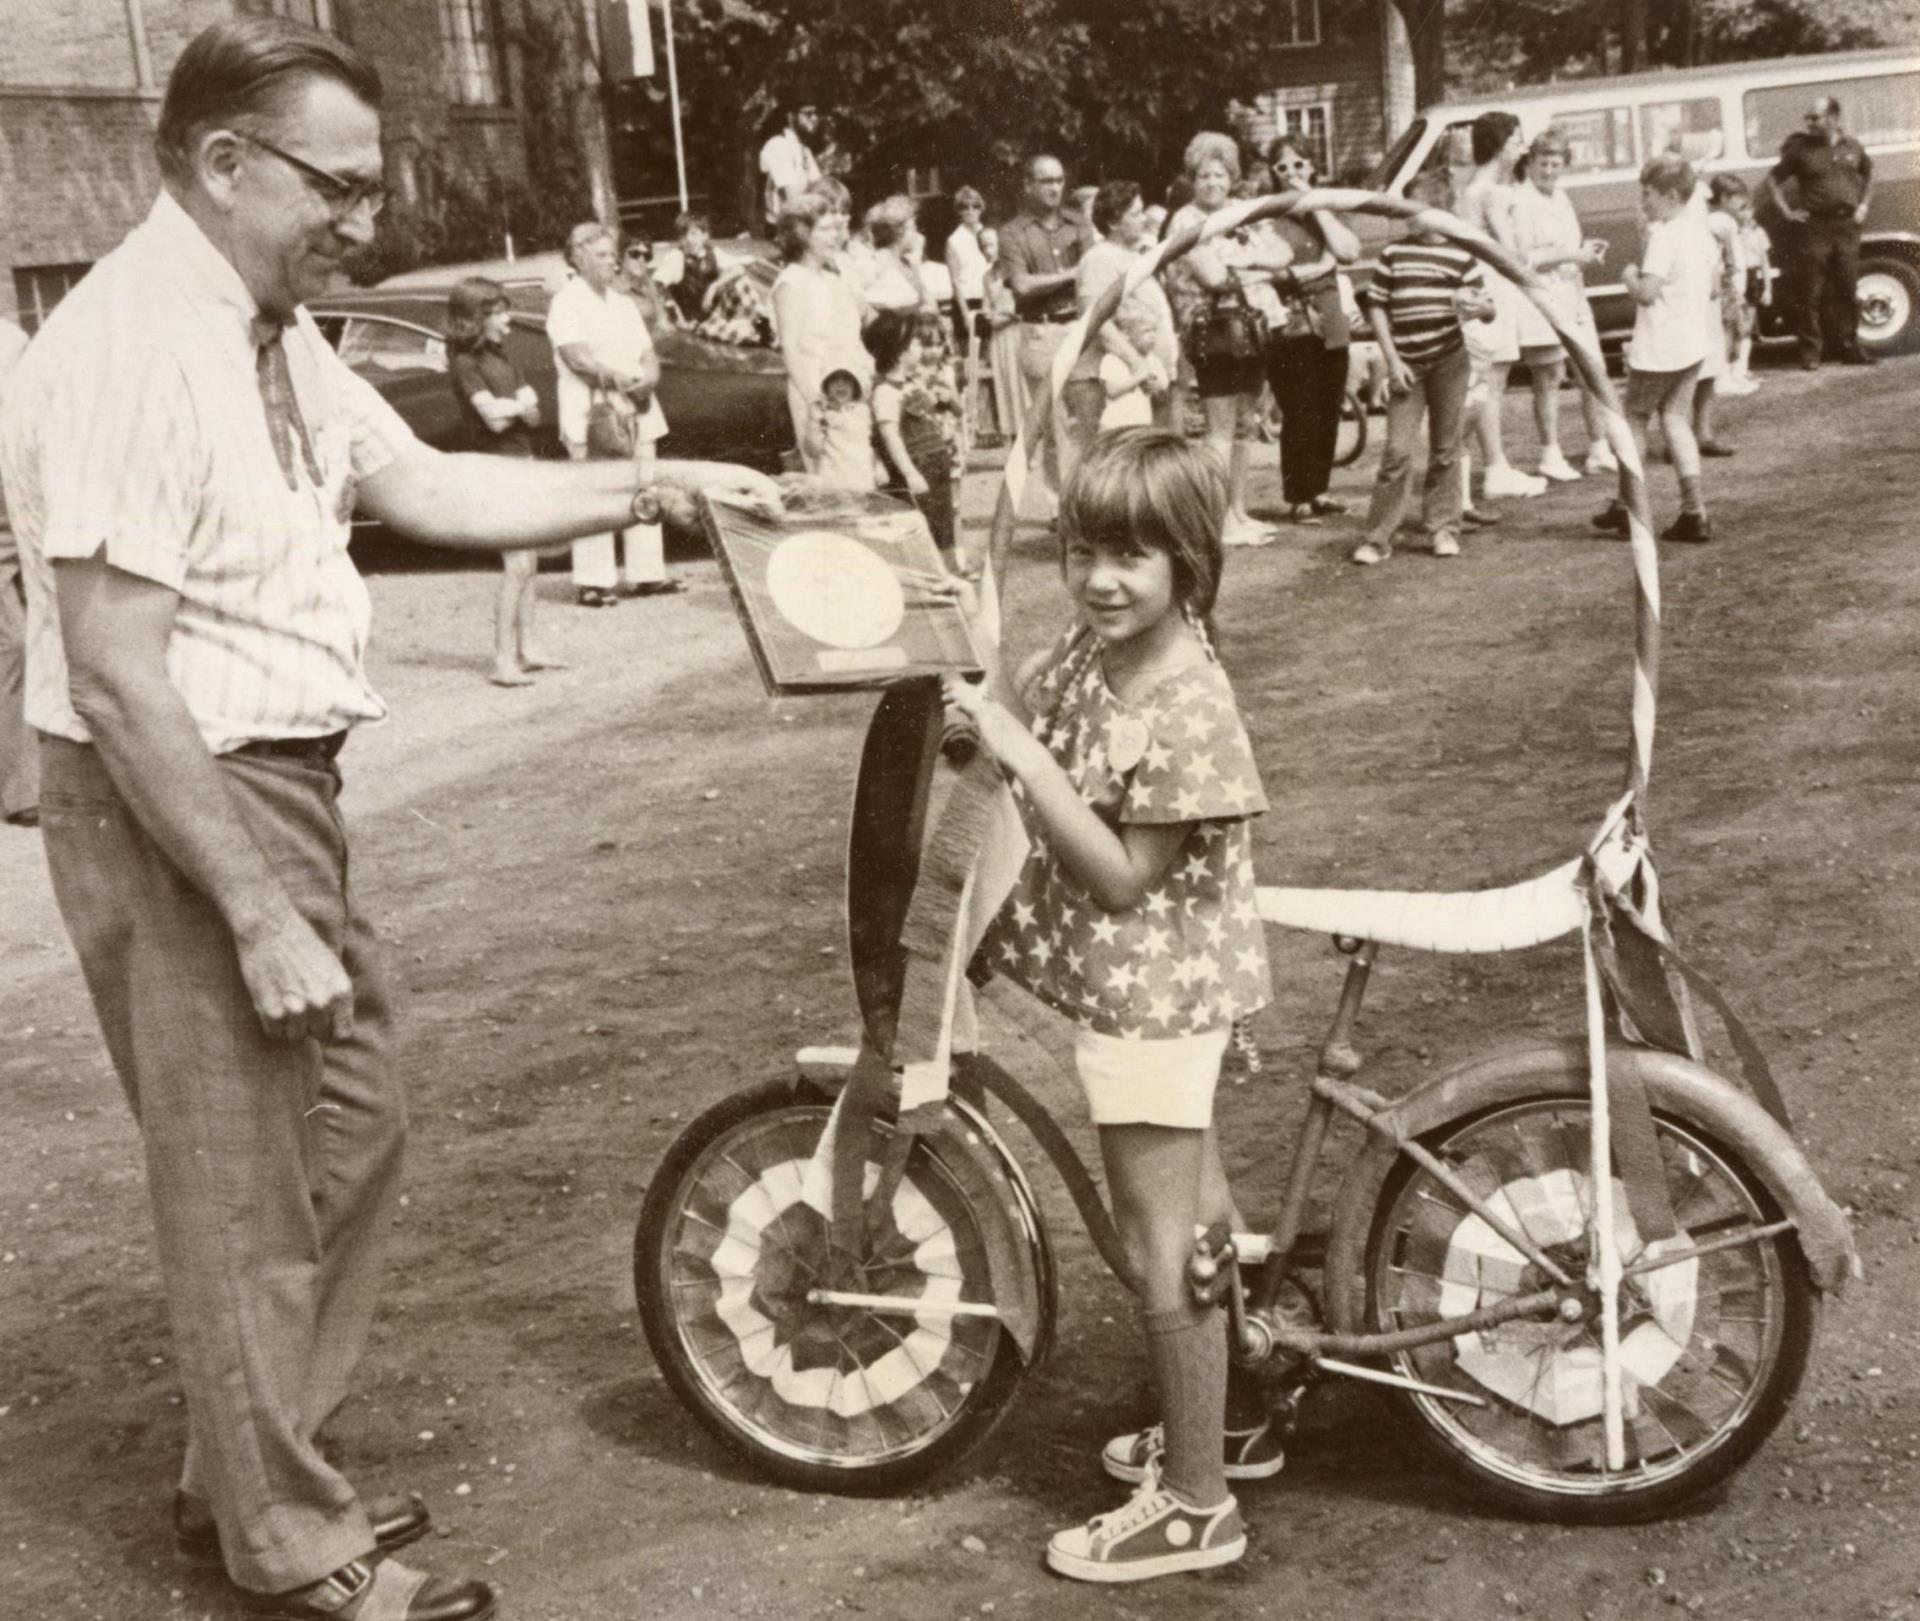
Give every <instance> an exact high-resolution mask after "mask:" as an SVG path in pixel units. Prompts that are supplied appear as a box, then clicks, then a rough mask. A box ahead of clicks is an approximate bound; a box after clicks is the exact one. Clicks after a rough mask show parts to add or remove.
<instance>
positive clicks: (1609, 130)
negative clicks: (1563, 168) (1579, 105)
mask: <svg viewBox="0 0 1920 1621" xmlns="http://www.w3.org/2000/svg"><path fill="white" fill-rule="evenodd" d="M1553 127H1554V129H1555V130H1557V131H1558V132H1559V133H1560V134H1561V135H1564V136H1565V137H1566V140H1567V148H1568V157H1567V173H1568V174H1598V173H1600V172H1601V171H1603V170H1607V169H1631V168H1632V167H1633V113H1632V111H1631V110H1630V109H1628V108H1626V107H1595V108H1593V109H1592V110H1591V111H1590V112H1581V113H1556V114H1555V115H1554V119H1553Z"/></svg>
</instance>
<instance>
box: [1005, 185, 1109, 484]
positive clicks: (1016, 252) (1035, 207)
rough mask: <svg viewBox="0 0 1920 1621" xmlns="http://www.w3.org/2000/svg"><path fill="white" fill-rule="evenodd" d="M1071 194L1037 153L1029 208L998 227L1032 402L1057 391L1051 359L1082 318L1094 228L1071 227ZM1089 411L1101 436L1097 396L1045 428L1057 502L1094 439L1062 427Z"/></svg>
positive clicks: (1079, 401) (1075, 394)
mask: <svg viewBox="0 0 1920 1621" xmlns="http://www.w3.org/2000/svg"><path fill="white" fill-rule="evenodd" d="M1066 189H1067V171H1066V168H1065V166H1064V165H1063V164H1062V163H1061V162H1060V160H1059V159H1058V158H1056V157H1054V156H1053V155H1052V154H1050V153H1046V152H1041V153H1037V154H1036V155H1035V156H1033V157H1032V158H1030V159H1029V160H1028V162H1027V183H1026V203H1027V206H1026V208H1025V209H1023V210H1022V211H1021V212H1020V213H1018V214H1016V215H1015V216H1014V217H1013V218H1012V219H1010V220H1008V221H1007V223H1006V224H1005V225H1003V226H1001V227H1000V268H1001V272H1002V274H1003V275H1004V277H1005V279H1006V283H1007V285H1008V287H1010V288H1011V289H1012V290H1013V303H1014V309H1015V312H1016V313H1017V314H1018V315H1019V317H1020V375H1021V376H1022V377H1023V378H1024V379H1025V380H1026V385H1027V391H1028V393H1029V395H1034V394H1043V393H1045V392H1047V391H1048V390H1049V389H1050V388H1051V387H1052V386H1053V384H1052V381H1051V373H1052V369H1053V357H1054V356H1055V355H1056V354H1058V353H1059V352H1060V343H1061V340H1062V339H1063V338H1064V337H1065V336H1066V329H1067V327H1068V325H1069V324H1070V323H1071V322H1072V320H1073V318H1074V316H1075V314H1076V313H1077V306H1076V298H1075V292H1074V283H1075V281H1076V279H1077V272H1078V268H1079V264H1080V256H1081V255H1082V254H1084V253H1085V252H1086V251H1087V249H1088V248H1090V247H1092V246H1093V244H1094V235H1093V228H1092V227H1091V226H1090V225H1088V224H1087V223H1086V222H1085V221H1084V220H1073V219H1070V218H1069V217H1068V216H1067V214H1066V213H1065V212H1064V210H1063V209H1062V206H1061V204H1062V201H1063V199H1064V197H1065V195H1066ZM1098 365H1099V359H1098V357H1097V356H1095V357H1093V358H1092V359H1091V360H1090V361H1089V373H1088V375H1092V370H1093V368H1097V367H1098ZM1089 407H1091V408H1092V409H1093V411H1094V418H1093V426H1094V427H1095V428H1097V427H1098V425H1099V415H1098V397H1097V393H1092V392H1085V391H1075V390H1069V391H1068V394H1067V396H1065V397H1064V398H1063V399H1062V400H1061V403H1060V408H1059V409H1058V410H1056V411H1055V412H1054V414H1053V415H1052V416H1051V417H1049V418H1048V420H1047V438H1046V444H1045V453H1044V459H1043V462H1042V465H1043V466H1044V467H1045V469H1046V482H1047V484H1048V486H1049V487H1050V489H1051V491H1052V494H1053V496H1054V497H1056V498H1057V497H1058V495H1059V492H1060V487H1061V485H1062V484H1063V483H1064V482H1065V480H1066V479H1067V477H1068V476H1069V475H1070V474H1071V473H1072V472H1073V469H1074V465H1075V463H1076V461H1077V459H1078V457H1077V453H1076V452H1077V446H1078V444H1079V443H1080V442H1081V441H1082V440H1083V439H1084V438H1087V437H1091V432H1090V431H1089V432H1087V433H1083V434H1080V435H1078V436H1076V433H1075V427H1074V424H1073V423H1062V422H1061V420H1060V418H1061V416H1062V414H1063V413H1064V412H1065V411H1067V410H1069V409H1074V408H1078V409H1080V410H1081V412H1082V413H1083V414H1084V412H1085V410H1086V409H1088V408H1089Z"/></svg>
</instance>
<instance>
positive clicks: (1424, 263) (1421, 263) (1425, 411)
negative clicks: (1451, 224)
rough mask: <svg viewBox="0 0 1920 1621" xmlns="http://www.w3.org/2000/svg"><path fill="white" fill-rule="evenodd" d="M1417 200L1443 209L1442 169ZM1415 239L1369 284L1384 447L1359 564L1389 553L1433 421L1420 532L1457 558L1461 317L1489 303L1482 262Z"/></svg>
mask: <svg viewBox="0 0 1920 1621" xmlns="http://www.w3.org/2000/svg"><path fill="white" fill-rule="evenodd" d="M1411 195H1412V197H1413V199H1414V201H1416V202H1418V203H1421V204H1423V205H1424V206H1426V207H1428V208H1436V209H1438V208H1445V207H1447V205H1448V203H1449V201H1450V197H1451V185H1450V183H1449V180H1448V175H1447V171H1446V170H1445V169H1429V170H1428V171H1427V172H1426V173H1424V174H1423V175H1421V176H1420V177H1419V178H1418V179H1417V180H1416V181H1415V182H1414V185H1413V187H1412V191H1411ZM1414 223H1415V227H1416V229H1415V231H1414V233H1413V234H1412V235H1411V236H1408V237H1404V238H1402V239H1400V240H1399V241H1396V242H1390V243H1388V244H1387V246H1386V247H1385V248H1384V249H1383V250H1382V251H1381V254H1380V268H1379V270H1378V271H1377V272H1376V273H1375V275H1374V278H1373V280H1372V281H1371V282H1370V283H1369V284H1368V286H1367V295H1366V303H1367V319H1368V321H1369V322H1370V324H1371V325H1372V327H1373V335H1374V341H1375V342H1376V343H1378V344H1379V346H1380V354H1381V358H1382V360H1383V361H1384V362H1385V365H1386V370H1387V389H1388V393H1387V446H1386V449H1385V451H1384V452H1383V453H1382V454H1381V457H1380V472H1379V475H1378V476H1377V477H1376V478H1375V480H1374V485H1373V500H1372V502H1371V503H1370V504H1369V506H1368V508H1367V529H1366V537H1365V539H1363V540H1362V541H1361V542H1360V544H1359V545H1358V546H1356V547H1354V549H1353V551H1352V552H1351V553H1349V554H1348V555H1349V556H1350V557H1351V558H1352V560H1353V561H1354V562H1356V563H1361V564H1371V563H1384V562H1385V561H1386V560H1387V559H1388V558H1389V557H1391V556H1393V533H1394V530H1395V528H1396V527H1397V526H1398V525H1399V522H1400V514H1401V512H1402V510H1403V509H1404V508H1405V506H1406V500H1407V486H1408V483H1409V482H1410V481H1411V479H1412V476H1413V447H1414V442H1415V441H1416V440H1417V439H1418V437H1419V434H1420V422H1421V419H1422V418H1423V417H1424V418H1426V419H1427V422H1428V427H1427V445H1428V449H1427V482H1426V503H1425V509H1424V512H1423V515H1422V528H1423V531H1424V533H1425V535H1426V539H1427V544H1428V545H1429V546H1430V547H1431V548H1432V550H1433V555H1434V556H1435V557H1458V556H1459V555H1460V512H1461V503H1462V498H1463V495H1464V491H1463V489H1462V480H1461V477H1460V437H1461V434H1462V432H1463V431H1464V430H1465V427H1466V405H1467V382H1468V379H1469V377H1470V375H1471V374H1472V371H1473V359H1472V356H1470V355H1469V354H1468V353H1467V347H1466V336H1465V333H1464V332H1463V331H1462V329H1461V325H1460V320H1461V317H1462V316H1466V317H1468V318H1470V319H1473V320H1480V321H1486V320H1491V319H1492V318H1493V314H1494V305H1493V299H1492V296H1491V295H1490V294H1489V293H1488V291H1487V285H1486V281H1485V278H1484V277H1483V276H1482V275H1481V272H1480V264H1479V261H1478V260H1476V259H1475V258H1474V256H1473V255H1472V254H1471V253H1469V252H1468V251H1467V250H1466V249H1465V248H1461V247H1456V246H1454V245H1453V243H1451V242H1449V241H1448V240H1447V238H1446V237H1445V236H1444V235H1442V234H1441V233H1440V232H1439V231H1436V230H1428V229H1425V228H1423V227H1422V226H1421V222H1420V221H1419V220H1416V221H1415V222H1414Z"/></svg>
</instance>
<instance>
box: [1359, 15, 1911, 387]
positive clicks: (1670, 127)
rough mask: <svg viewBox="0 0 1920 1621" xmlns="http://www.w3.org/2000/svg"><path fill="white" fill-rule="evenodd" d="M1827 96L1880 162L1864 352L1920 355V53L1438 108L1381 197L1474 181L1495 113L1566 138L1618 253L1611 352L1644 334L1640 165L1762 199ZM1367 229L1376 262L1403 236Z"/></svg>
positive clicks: (1580, 182)
mask: <svg viewBox="0 0 1920 1621" xmlns="http://www.w3.org/2000/svg"><path fill="white" fill-rule="evenodd" d="M1822 95H1828V96H1834V97H1836V98H1837V99H1838V100H1839V102H1840V105H1841V108H1842V110H1843V112H1842V123H1843V125H1844V127H1845V129H1846V130H1847V132H1848V133H1849V134H1850V135H1852V136H1853V137H1854V139H1855V140H1857V141H1859V142H1860V144H1861V145H1862V146H1864V147H1865V148H1866V150H1867V154H1868V156H1869V157H1871V158H1872V159H1873V190H1872V193H1871V195H1870V199H1869V209H1868V214H1867V221H1866V224H1865V225H1864V226H1863V227H1862V229H1861V233H1860V281H1859V302H1860V341H1861V342H1862V343H1863V344H1865V345H1867V346H1868V347H1869V348H1871V349H1874V350H1878V351H1880V352H1882V353H1887V352H1892V351H1895V350H1900V349H1906V348H1912V347H1914V346H1915V345H1917V344H1920V52H1916V51H1915V50H1913V49H1911V48H1904V47H1903V48H1895V49H1888V50H1877V51H1846V52H1836V53H1833V54H1831V55H1825V56H1800V57H1790V58H1786V59H1783V60H1778V61H1770V62H1726V63H1721V64H1719V65H1718V66H1714V67H1704V68H1682V69H1677V70H1669V71H1665V72H1657V73H1629V74H1623V75H1619V76H1616V77H1614V78H1608V79H1578V80H1567V81H1564V82H1561V83H1557V84H1545V85H1525V86H1520V87H1517V88H1515V89H1512V90H1505V91H1502V92H1500V93H1498V94H1497V95H1491V96H1487V97H1485V98H1482V99H1478V100H1474V101H1459V102H1450V103H1448V104H1446V105H1444V106H1438V107H1430V108H1428V109H1426V110H1425V111H1424V112H1422V113H1421V114H1420V115H1419V117H1417V118H1416V119H1414V121H1413V122H1412V123H1411V124H1410V125H1409V126H1408V127H1407V129H1406V130H1405V132H1404V133H1403V134H1402V135H1401V137H1400V139H1399V140H1398V141H1397V142H1395V143H1394V147H1393V150H1392V151H1391V152H1389V153H1388V154H1387V156H1386V158H1385V159H1384V161H1383V162H1382V164H1381V166H1380V168H1379V169H1378V170H1376V172H1375V174H1374V177H1373V180H1372V182H1371V184H1372V186H1373V189H1375V190H1376V191H1386V192H1392V193H1394V194H1396V195H1402V196H1403V195H1405V193H1406V188H1407V185H1408V183H1409V182H1410V181H1411V180H1412V179H1413V177H1414V176H1415V175H1417V174H1419V173H1420V172H1421V171H1422V170H1423V169H1427V168H1431V167H1436V166H1438V165H1441V164H1445V165H1447V166H1448V167H1450V168H1451V169H1452V171H1453V174H1454V177H1455V179H1456V181H1460V180H1463V179H1464V178H1465V176H1466V175H1467V174H1468V173H1469V172H1470V171H1471V169H1472V167H1473V164H1472V156H1473V154H1472V141H1471V129H1472V125H1473V120H1474V119H1475V118H1476V117H1478V116H1479V115H1480V114H1481V113H1483V112H1488V111H1492V110H1494V109H1496V108H1503V109H1505V110H1506V111H1508V112H1511V113H1513V114H1514V115H1515V116H1516V117H1518V118H1519V120H1520V126H1521V129H1522V130H1523V131H1524V132H1525V133H1526V135H1527V136H1528V137H1529V138H1531V137H1532V136H1534V135H1537V134H1538V133H1539V132H1540V131H1541V130H1543V129H1546V128H1548V127H1549V126H1551V127H1552V128H1554V129H1557V130H1559V131H1560V133H1561V134H1562V135H1564V136H1566V138H1567V141H1568V143H1569V145H1570V146H1571V147H1572V149H1573V156H1572V159H1571V161H1570V162H1569V163H1568V164H1567V168H1566V172H1565V174H1564V175H1563V176H1562V177H1561V180H1560V189H1561V190H1562V191H1564V192H1566V193H1567V195H1568V196H1569V197H1570V198H1571V199H1572V201H1573V206H1574V209H1575V211H1576V212H1577V213H1578V214H1579V216H1580V224H1581V226H1582V228H1583V229H1584V230H1585V231H1586V233H1587V235H1589V236H1594V237H1600V238H1603V239H1604V240H1605V242H1606V244H1607V257H1606V261H1605V263H1604V264H1603V265H1601V266H1599V267H1597V268H1596V269H1595V270H1594V271H1592V272H1591V273H1590V280H1589V283H1588V287H1587V297H1588V299H1589V300H1590V301H1591V302H1592V305H1593V313H1594V319H1595V321H1596V323H1597V324H1598V326H1599V328H1600V336H1601V340H1602V342H1603V343H1606V344H1608V345H1609V346H1611V345H1613V344H1615V343H1619V342H1622V341H1624V340H1625V338H1626V337H1627V335H1628V334H1629V333H1630V332H1631V331H1632V329H1633V301H1632V299H1631V298H1630V297H1629V296H1628V294H1627V290H1626V286H1625V283H1624V281H1623V279H1622V276H1621V272H1622V270H1623V269H1624V268H1625V267H1626V266H1627V265H1628V264H1630V263H1632V262H1633V261H1634V259H1635V258H1636V257H1637V256H1638V253H1639V244H1640V222H1639V205H1640V187H1639V175H1640V166H1641V164H1643V163H1644V162H1646V160H1647V159H1648V158H1650V157H1653V156H1655V155H1656V154H1658V153H1660V152H1662V151H1665V150H1669V149H1672V150H1677V151H1679V152H1680V153H1681V155H1682V156H1684V157H1686V158H1688V159H1690V160H1691V161H1692V162H1693V164H1694V166H1695V167H1696V168H1698V169H1699V170H1700V171H1701V172H1702V174H1705V175H1712V174H1718V173H1721V172H1723V171H1731V172H1732V173H1734V174H1737V175H1739V176H1740V177H1741V178H1742V179H1744V180H1745V181H1746V182H1747V184H1748V185H1749V186H1751V187H1753V188H1754V189H1755V195H1756V198H1757V197H1758V194H1759V182H1760V179H1761V177H1762V176H1763V175H1765V174H1766V172H1767V171H1768V170H1769V169H1770V168H1772V167H1773V164H1774V162H1775V160H1776V159H1777V158H1778V157H1779V153H1780V144H1781V142H1782V141H1784V140H1785V139H1786V137H1787V136H1788V135H1789V134H1791V133H1792V132H1793V131H1795V130H1798V129H1799V128H1800V127H1801V119H1802V116H1803V115H1804V114H1805V112H1806V110H1807V106H1808V103H1809V102H1810V101H1811V100H1812V99H1813V98H1814V97H1816V96H1822ZM1761 218H1762V223H1763V224H1767V225H1769V228H1771V227H1772V225H1773V224H1774V223H1777V222H1772V221H1769V220H1767V218H1766V216H1765V214H1764V213H1763V214H1762V217H1761ZM1355 226H1356V229H1359V230H1360V231H1361V232H1362V238H1363V241H1365V242H1366V243H1367V245H1368V247H1369V248H1370V249H1377V247H1378V246H1379V244H1380V243H1382V242H1384V241H1385V239H1386V237H1387V235H1388V234H1389V230H1390V227H1388V226H1387V225H1386V224H1385V223H1383V222H1380V221H1377V220H1371V219H1359V220H1356V221H1355ZM1778 267H1779V252H1778V238H1777V236H1776V239H1775V268H1776V271H1777V270H1778ZM1775 294H1776V296H1775V298H1774V301H1773V303H1772V304H1771V305H1770V306H1769V307H1768V308H1767V310H1766V312H1765V317H1764V323H1763V326H1762V334H1763V335H1776V334H1783V333H1784V331H1785V330H1786V313H1787V311H1786V297H1790V296H1791V288H1790V286H1788V285H1787V284H1785V283H1784V282H1781V281H1778V280H1776V282H1775ZM1782 295H1784V296H1782Z"/></svg>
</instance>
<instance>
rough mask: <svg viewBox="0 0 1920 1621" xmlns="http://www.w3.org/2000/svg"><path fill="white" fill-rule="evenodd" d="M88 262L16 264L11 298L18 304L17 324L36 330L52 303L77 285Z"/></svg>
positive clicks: (63, 296)
mask: <svg viewBox="0 0 1920 1621" xmlns="http://www.w3.org/2000/svg"><path fill="white" fill-rule="evenodd" d="M92 268H93V266H92V265H88V264H79V265H17V266H15V267H14V272H13V301H14V303H15V304H16V305H18V306H19V310H20V325H21V327H22V328H24V329H25V330H26V331H28V332H38V331H39V330H40V323H41V322H43V321H44V320H46V318H47V317H48V316H49V315H51V314H52V313H53V307H54V305H56V304H58V303H59V302H60V300H61V299H63V298H65V297H66V296H67V294H68V293H70V292H72V291H73V290H74V288H75V287H77V286H79V284H80V278H81V277H82V276H84V275H85V274H86V273H87V272H88V271H89V270H91V269H92Z"/></svg>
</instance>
